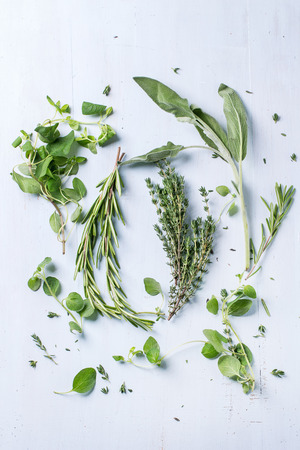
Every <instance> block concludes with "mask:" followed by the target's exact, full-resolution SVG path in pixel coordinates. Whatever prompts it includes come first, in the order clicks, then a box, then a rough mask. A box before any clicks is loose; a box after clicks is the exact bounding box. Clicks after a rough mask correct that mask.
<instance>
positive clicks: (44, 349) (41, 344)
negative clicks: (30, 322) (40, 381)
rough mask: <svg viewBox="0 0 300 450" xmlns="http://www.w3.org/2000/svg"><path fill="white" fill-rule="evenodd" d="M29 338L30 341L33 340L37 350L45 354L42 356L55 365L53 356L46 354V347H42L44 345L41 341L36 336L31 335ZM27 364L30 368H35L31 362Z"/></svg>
mask: <svg viewBox="0 0 300 450" xmlns="http://www.w3.org/2000/svg"><path fill="white" fill-rule="evenodd" d="M31 337H32V339H33V340H34V342H35V344H36V346H37V347H38V348H40V349H41V350H42V351H43V352H44V353H45V354H44V357H45V358H47V359H50V361H52V362H54V364H56V365H57V362H56V361H55V360H54V358H55V355H50V354H49V353H48V351H47V349H46V347H45V346H44V344H43V343H42V341H41V339H40V338H39V337H38V336H37V335H36V334H32V335H31ZM29 362H30V363H31V364H30V365H31V366H32V367H35V366H36V364H35V365H33V364H32V361H29ZM33 363H36V361H33Z"/></svg>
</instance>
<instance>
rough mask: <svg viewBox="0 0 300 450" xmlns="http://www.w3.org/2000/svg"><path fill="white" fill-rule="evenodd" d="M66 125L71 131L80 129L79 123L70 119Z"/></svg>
mask: <svg viewBox="0 0 300 450" xmlns="http://www.w3.org/2000/svg"><path fill="white" fill-rule="evenodd" d="M68 124H69V126H70V128H72V130H75V131H78V130H79V129H80V123H79V122H78V121H77V120H73V119H70V120H68Z"/></svg>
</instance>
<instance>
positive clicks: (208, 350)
mask: <svg viewBox="0 0 300 450" xmlns="http://www.w3.org/2000/svg"><path fill="white" fill-rule="evenodd" d="M201 353H202V355H203V356H205V358H208V359H214V358H216V357H217V356H219V355H220V353H219V352H217V350H216V349H215V347H214V346H213V345H211V344H209V343H208V342H207V343H206V344H204V346H203V348H202V350H201Z"/></svg>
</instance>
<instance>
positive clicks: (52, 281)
mask: <svg viewBox="0 0 300 450" xmlns="http://www.w3.org/2000/svg"><path fill="white" fill-rule="evenodd" d="M46 281H47V283H46V282H45V281H44V284H43V289H44V292H45V294H46V295H49V296H52V295H53V294H54V295H57V294H58V293H59V291H60V288H61V286H60V282H59V280H58V279H57V278H55V277H47V278H46ZM48 286H49V287H48ZM49 288H50V289H51V292H50V289H49Z"/></svg>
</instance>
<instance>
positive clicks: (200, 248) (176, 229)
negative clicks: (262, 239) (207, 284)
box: [146, 162, 215, 320]
mask: <svg viewBox="0 0 300 450" xmlns="http://www.w3.org/2000/svg"><path fill="white" fill-rule="evenodd" d="M159 167H160V171H159V175H160V176H161V177H162V183H163V186H162V187H161V186H159V185H158V184H156V185H153V184H152V183H151V180H150V179H149V178H148V179H146V183H147V187H148V188H149V191H150V195H151V197H152V202H153V203H154V204H155V205H156V208H157V215H158V217H159V224H160V225H155V226H154V229H155V231H156V234H157V236H158V237H159V239H160V240H161V241H162V243H163V248H164V250H165V252H166V254H167V257H168V259H169V265H170V267H171V274H172V285H171V287H170V293H169V317H168V320H170V319H171V318H172V317H173V316H174V315H175V314H176V313H177V312H178V311H179V310H180V309H181V308H182V307H183V305H184V304H185V303H187V302H188V301H189V299H190V298H191V297H193V295H194V294H195V292H196V290H197V289H198V287H199V285H200V283H201V281H202V277H203V275H204V273H205V272H206V266H207V264H208V263H209V254H210V253H211V250H212V243H213V233H214V231H215V225H214V221H213V219H212V217H211V216H210V215H209V209H208V206H207V204H208V192H207V191H206V190H205V188H201V189H200V193H201V195H202V197H203V198H204V202H205V205H206V206H205V211H206V213H207V218H206V219H205V221H204V222H203V220H202V219H201V218H200V217H197V218H196V219H195V220H192V221H191V223H190V224H188V222H187V218H186V213H187V207H188V204H189V202H188V199H187V197H186V196H185V193H184V177H183V176H180V175H178V174H177V173H176V172H175V169H174V168H172V167H170V165H169V164H168V163H167V162H166V163H165V164H164V165H159Z"/></svg>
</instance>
